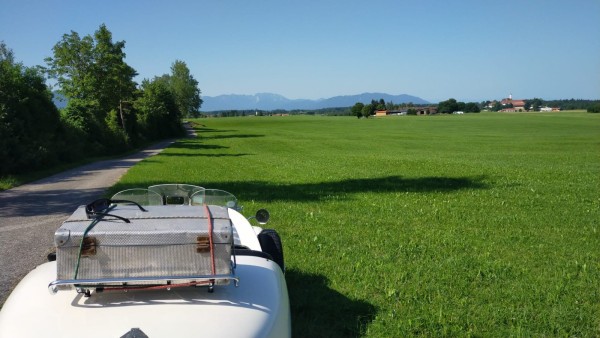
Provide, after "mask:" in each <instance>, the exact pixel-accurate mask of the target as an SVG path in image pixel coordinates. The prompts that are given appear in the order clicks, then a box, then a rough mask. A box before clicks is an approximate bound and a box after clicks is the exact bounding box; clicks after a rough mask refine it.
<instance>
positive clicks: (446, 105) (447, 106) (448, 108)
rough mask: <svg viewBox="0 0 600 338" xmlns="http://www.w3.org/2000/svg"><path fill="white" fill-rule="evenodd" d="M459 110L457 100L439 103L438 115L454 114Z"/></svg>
mask: <svg viewBox="0 0 600 338" xmlns="http://www.w3.org/2000/svg"><path fill="white" fill-rule="evenodd" d="M463 104H464V103H463ZM457 110H459V109H458V103H457V102H456V100H455V99H448V100H446V101H442V102H440V103H438V113H440V114H452V113H453V112H455V111H457Z"/></svg>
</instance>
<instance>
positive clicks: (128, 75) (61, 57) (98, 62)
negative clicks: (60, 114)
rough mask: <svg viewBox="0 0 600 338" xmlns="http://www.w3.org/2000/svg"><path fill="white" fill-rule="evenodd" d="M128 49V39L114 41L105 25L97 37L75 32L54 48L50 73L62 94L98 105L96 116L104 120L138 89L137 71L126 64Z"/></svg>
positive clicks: (66, 35)
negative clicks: (81, 35) (126, 42)
mask: <svg viewBox="0 0 600 338" xmlns="http://www.w3.org/2000/svg"><path fill="white" fill-rule="evenodd" d="M124 48H125V41H118V42H113V41H112V33H111V32H110V31H109V30H108V29H107V28H106V26H105V25H104V24H103V25H101V26H100V28H99V29H98V30H97V31H96V32H95V33H94V36H90V35H87V36H84V37H83V38H81V37H80V36H79V34H78V33H77V32H74V31H71V33H70V34H65V35H63V37H62V39H61V41H59V42H58V43H57V44H56V45H55V46H54V47H53V49H52V50H53V52H54V57H48V58H46V60H45V61H46V64H47V65H48V74H49V75H50V77H52V78H55V79H57V81H58V84H59V87H60V90H59V92H60V93H61V94H63V95H64V96H65V97H67V98H68V99H69V100H71V99H78V100H81V101H80V102H79V104H82V103H83V104H84V105H94V106H96V107H97V109H96V110H95V111H94V116H95V118H96V119H97V120H98V121H104V120H105V119H106V116H107V114H108V113H109V112H110V111H111V110H119V111H121V109H120V106H121V102H122V101H127V100H131V99H132V98H133V95H134V93H135V90H136V83H135V82H134V81H133V78H134V77H135V76H136V75H137V73H136V71H135V70H134V69H133V68H132V67H130V66H129V65H128V64H127V63H125V60H124V59H125V52H124V51H123V49H124ZM119 119H120V121H119V122H120V124H121V126H123V121H122V120H121V116H119Z"/></svg>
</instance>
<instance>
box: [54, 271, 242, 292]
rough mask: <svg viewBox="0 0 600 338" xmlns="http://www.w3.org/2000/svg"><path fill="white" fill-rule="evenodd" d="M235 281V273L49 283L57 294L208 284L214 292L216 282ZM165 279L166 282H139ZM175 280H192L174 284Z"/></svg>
mask: <svg viewBox="0 0 600 338" xmlns="http://www.w3.org/2000/svg"><path fill="white" fill-rule="evenodd" d="M219 280H222V281H233V284H234V285H235V286H236V287H237V286H238V285H239V281H240V279H239V278H238V277H236V276H235V275H201V276H195V275H194V276H156V277H152V276H150V277H123V278H99V279H63V280H55V281H53V282H51V283H50V284H48V290H49V291H50V292H51V293H52V294H56V293H57V292H58V290H59V289H61V288H63V287H75V289H76V290H77V292H78V293H83V294H85V295H87V296H89V295H90V290H91V289H96V290H97V291H103V290H152V289H167V290H169V289H171V288H176V287H185V286H208V292H213V290H214V286H215V284H216V282H218V281H219ZM159 281H163V282H165V284H158V283H153V284H137V283H148V282H159ZM173 281H191V282H186V283H179V284H177V283H176V284H173V283H172V282H173Z"/></svg>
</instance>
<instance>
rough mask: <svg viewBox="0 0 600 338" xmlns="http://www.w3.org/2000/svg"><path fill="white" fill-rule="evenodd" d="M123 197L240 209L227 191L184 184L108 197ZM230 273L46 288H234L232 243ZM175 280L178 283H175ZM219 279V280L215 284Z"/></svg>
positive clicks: (72, 282)
mask: <svg viewBox="0 0 600 338" xmlns="http://www.w3.org/2000/svg"><path fill="white" fill-rule="evenodd" d="M122 198H124V199H127V200H128V201H133V202H135V203H136V204H137V203H139V205H144V206H147V205H172V204H175V205H182V204H183V205H206V204H211V205H213V204H214V205H221V206H225V207H228V208H232V209H234V210H237V211H241V209H242V207H241V206H239V205H238V203H237V199H236V198H235V196H234V195H232V194H231V193H229V192H226V191H223V190H218V189H206V188H203V187H199V186H195V185H188V184H160V185H154V186H150V187H149V188H148V189H128V190H124V191H121V192H119V193H117V194H115V195H113V197H112V198H111V199H113V200H117V199H122ZM232 258H233V260H232V262H231V264H232V274H214V275H185V276H145V277H114V278H94V279H57V280H55V281H53V282H51V283H50V284H48V290H49V291H50V293H52V294H56V293H57V292H58V291H59V290H65V289H72V288H73V287H74V288H75V289H76V290H77V292H78V293H83V294H84V295H85V296H86V297H89V296H90V295H91V290H96V292H101V291H114V290H119V291H128V290H157V289H166V290H170V289H171V288H177V287H192V286H208V292H213V291H214V286H215V285H219V284H228V283H229V282H230V281H233V283H234V285H235V287H237V286H238V285H239V281H240V280H239V278H238V277H236V276H235V268H236V265H237V264H236V256H235V246H234V247H233V248H232ZM178 281H179V283H177V282H178ZM219 282H221V283H219Z"/></svg>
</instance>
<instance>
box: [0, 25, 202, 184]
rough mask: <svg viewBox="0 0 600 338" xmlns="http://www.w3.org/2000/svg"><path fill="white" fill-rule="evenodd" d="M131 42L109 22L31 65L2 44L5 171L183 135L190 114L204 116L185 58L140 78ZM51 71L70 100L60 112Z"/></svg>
mask: <svg viewBox="0 0 600 338" xmlns="http://www.w3.org/2000/svg"><path fill="white" fill-rule="evenodd" d="M124 48H125V42H124V41H118V42H113V41H112V34H111V32H110V31H109V30H108V29H107V28H106V26H105V25H101V26H100V28H99V29H98V30H97V31H96V32H95V33H94V35H87V36H84V37H80V36H79V34H78V33H76V32H71V33H70V34H65V35H63V37H62V39H61V40H60V41H59V42H58V43H57V44H56V45H55V46H54V48H53V56H52V57H48V58H46V60H45V61H46V67H41V66H38V67H25V66H23V65H22V64H21V63H18V62H16V61H15V59H14V56H13V53H12V51H11V50H10V49H9V48H8V47H7V46H6V45H5V44H4V43H1V44H0V67H1V72H0V163H2V165H1V166H0V174H2V175H4V174H10V173H16V172H22V171H29V170H31V169H35V168H38V167H41V166H43V165H48V164H53V162H64V161H71V160H74V159H78V158H81V157H89V156H98V155H108V154H116V153H122V152H124V151H126V150H128V149H132V148H134V147H138V146H140V145H143V144H146V143H148V142H152V141H155V140H159V139H164V138H169V137H176V136H180V135H182V134H183V132H184V130H183V128H182V123H181V122H182V121H181V120H182V118H183V117H184V116H197V115H198V114H199V109H200V105H201V104H202V100H201V99H200V90H199V89H198V82H197V81H196V80H195V79H194V78H193V76H192V75H191V74H190V71H189V69H188V67H187V65H186V64H185V62H183V61H179V60H177V61H175V62H174V63H173V64H172V65H171V73H170V74H165V75H162V76H158V77H155V78H154V79H144V80H143V81H142V83H141V84H140V85H138V84H137V83H136V82H135V81H134V77H135V76H136V75H137V72H136V71H135V69H134V68H132V67H131V66H129V65H128V64H127V63H126V62H125V53H124ZM46 77H48V78H49V79H51V80H53V81H56V83H57V85H58V92H59V93H60V94H61V95H62V96H64V97H65V98H66V100H67V105H66V107H65V108H64V109H62V110H60V111H59V110H58V109H57V108H56V106H55V105H54V103H53V101H52V93H51V91H50V90H49V88H48V87H47V86H46V84H45V82H46Z"/></svg>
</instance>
